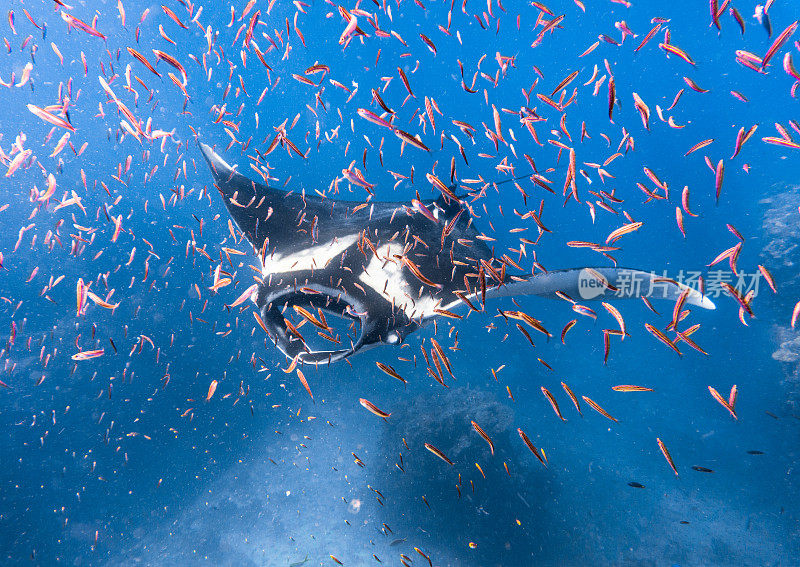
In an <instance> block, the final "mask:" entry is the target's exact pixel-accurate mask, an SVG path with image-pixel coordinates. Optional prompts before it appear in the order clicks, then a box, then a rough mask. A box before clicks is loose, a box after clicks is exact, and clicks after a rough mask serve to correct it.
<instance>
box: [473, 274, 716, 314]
mask: <svg viewBox="0 0 800 567" xmlns="http://www.w3.org/2000/svg"><path fill="white" fill-rule="evenodd" d="M685 290H689V291H688V293H687V296H686V304H687V305H696V306H698V307H702V308H704V309H715V308H716V306H715V305H714V302H713V301H711V300H710V299H709V298H708V297H706V296H704V295H702V294H701V293H700V292H699V291H697V290H696V289H694V288H691V287H688V286H686V285H684V284H682V283H678V282H676V281H674V280H670V279H667V278H664V277H659V276H657V275H655V274H653V273H648V272H644V271H641V270H632V269H629V268H582V269H571V270H558V271H553V272H547V273H541V274H536V275H534V276H531V277H530V278H529V279H527V280H525V281H520V282H517V281H515V282H511V283H508V284H506V285H504V286H499V287H496V288H493V289H492V290H490V291H489V292H487V296H490V297H507V296H514V295H540V296H544V297H558V294H557V292H560V293H562V294H566V295H568V296H569V297H571V298H572V299H574V300H575V301H589V300H593V299H598V300H605V301H608V300H613V299H630V298H637V297H647V298H653V299H666V300H671V301H676V300H677V299H678V298H679V297H680V296H681V294H682V293H683V292H684V291H685Z"/></svg>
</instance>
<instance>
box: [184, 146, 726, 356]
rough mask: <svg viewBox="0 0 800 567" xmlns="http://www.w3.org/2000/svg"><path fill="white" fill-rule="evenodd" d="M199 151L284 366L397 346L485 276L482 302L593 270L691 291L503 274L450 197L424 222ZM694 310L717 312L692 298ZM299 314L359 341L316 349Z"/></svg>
mask: <svg viewBox="0 0 800 567" xmlns="http://www.w3.org/2000/svg"><path fill="white" fill-rule="evenodd" d="M200 149H201V151H202V152H203V156H204V157H205V159H206V161H207V162H208V164H209V166H210V168H211V171H212V173H213V176H214V181H215V183H214V185H215V187H216V188H217V189H218V190H219V192H220V194H221V195H222V198H223V200H224V202H225V206H226V208H227V209H228V212H229V213H230V215H231V217H232V219H233V221H234V222H235V223H236V225H237V226H238V227H239V229H240V230H241V231H242V233H243V234H244V235H245V236H246V237H247V239H248V240H249V241H250V243H251V244H252V245H253V249H254V250H255V253H256V254H257V255H258V257H259V259H260V261H261V272H262V273H261V279H262V280H263V283H262V284H261V285H260V287H259V290H258V293H257V294H254V300H255V302H256V305H257V307H258V309H259V313H260V316H261V319H262V320H263V323H264V325H265V327H266V329H267V332H268V333H269V335H270V338H271V339H272V341H273V342H274V343H275V345H276V346H277V347H278V348H279V349H280V350H281V351H282V352H283V353H284V354H285V355H286V356H287V357H289V358H297V359H298V361H300V362H307V363H315V364H316V363H324V362H335V361H338V360H342V359H344V358H346V357H348V356H350V355H351V354H353V353H355V352H357V351H359V350H361V349H363V348H365V347H370V346H374V345H378V344H398V343H400V342H402V341H403V340H404V339H405V337H406V336H407V335H408V334H409V333H411V332H413V331H414V330H416V329H418V328H419V327H420V326H421V325H423V324H424V323H425V322H426V321H428V320H430V319H432V318H434V317H436V316H439V315H440V314H441V312H442V311H445V312H448V311H450V310H452V309H458V308H460V307H461V306H463V305H465V302H464V301H463V299H462V298H466V299H467V300H468V301H470V302H471V303H472V304H473V305H475V306H477V307H478V308H480V306H481V305H482V304H481V300H482V299H483V298H482V297H480V299H479V298H478V296H482V295H483V294H482V293H481V291H478V290H480V289H481V287H480V285H479V283H478V282H479V279H478V278H477V277H476V275H477V274H478V273H479V272H480V273H482V274H484V277H485V279H486V288H485V289H486V293H485V296H486V298H491V297H498V296H510V295H542V296H552V297H556V292H561V293H563V294H566V295H567V296H569V297H576V298H578V297H579V296H578V294H579V293H580V292H581V289H580V286H581V285H582V282H584V283H585V280H586V275H587V273H588V274H591V275H590V278H595V279H597V278H602V279H603V280H605V281H604V282H603V285H604V286H605V287H606V288H612V289H613V288H619V285H618V284H621V283H624V281H626V279H627V278H630V277H631V275H632V274H633V275H636V276H638V278H639V280H640V281H639V284H638V285H637V286H636V287H632V286H631V289H630V290H629V291H626V292H623V293H621V294H620V293H618V294H615V297H620V296H622V297H638V296H639V295H644V294H648V293H650V292H653V293H652V295H653V296H656V297H658V298H665V299H673V300H674V299H677V298H678V297H679V295H680V293H681V291H682V290H683V289H686V288H683V287H679V286H663V285H660V286H656V285H655V283H654V281H653V279H652V277H651V276H650V274H647V273H645V272H639V271H636V270H626V269H621V268H593V269H591V270H581V269H573V270H560V271H555V272H548V273H540V274H537V275H535V276H531V275H530V274H528V275H524V274H518V275H516V276H514V277H513V278H512V276H511V275H510V274H511V272H512V270H508V274H507V273H506V272H507V270H506V269H505V268H506V266H504V265H503V264H502V263H501V262H500V261H498V260H497V259H495V258H494V257H493V254H492V251H491V250H490V249H489V248H488V246H486V244H485V243H484V242H483V241H482V240H481V239H478V238H476V237H477V236H478V235H479V232H478V231H477V229H476V227H475V226H473V223H472V217H471V216H470V214H469V207H468V206H467V205H466V203H464V202H461V201H458V200H455V199H452V198H450V199H448V198H446V197H444V196H442V197H440V198H439V199H437V200H436V201H434V202H432V203H429V204H427V205H426V206H427V211H425V213H426V214H422V213H421V212H418V211H419V210H420V209H419V208H417V209H414V208H412V207H410V206H407V205H406V204H405V203H401V202H372V203H369V204H367V206H363V205H364V203H363V202H358V201H343V200H338V201H334V200H331V199H323V198H321V197H318V196H316V194H314V195H310V194H308V193H306V194H303V193H299V192H292V191H289V192H287V191H283V190H280V189H275V188H271V187H267V186H266V185H263V184H261V183H258V182H256V181H253V180H251V179H249V178H247V177H245V176H244V175H242V174H240V173H239V172H238V171H236V169H235V168H232V167H231V166H230V165H229V164H228V163H226V162H225V160H224V159H223V158H222V157H220V156H219V155H218V154H217V153H216V152H215V151H214V150H213V149H212V148H211V147H210V146H208V145H206V144H203V143H201V144H200ZM448 231H449V232H448ZM515 271H516V270H515ZM501 279H502V281H499V280H501ZM468 284H469V285H468ZM651 286H652V287H651ZM583 296H584V299H591V298H590V297H586V294H583ZM687 303H689V304H694V305H700V306H702V307H705V308H711V309H713V307H714V304H713V303H712V302H711V301H709V300H708V299H707V298H704V297H702V296H701V295H700V294H699V293H697V292H695V291H692V292H690V293H689V296H688V297H687ZM294 307H298V308H301V314H302V310H303V309H305V310H306V313H310V314H312V316H313V314H315V313H316V314H319V312H318V311H317V310H318V309H319V310H322V311H323V312H327V313H332V314H335V315H338V316H340V317H344V318H346V319H352V320H354V321H356V320H357V321H360V324H361V334H360V336H358V337H357V338H356V339H355V340H351V339H350V338H348V337H347V336H345V337H341V336H338V337H337V336H330V337H329V338H328V340H329V341H331V343H332V346H334V347H335V348H332V349H330V350H313V349H312V348H311V347H310V346H309V344H308V343H307V341H306V340H305V338H304V337H303V334H305V333H306V331H305V330H304V332H303V333H301V332H300V331H299V330H298V329H297V328H296V327H295V326H294V325H292V324H291V323H290V322H289V321H287V318H289V316H290V314H291V315H294V314H295V309H294ZM284 315H285V316H286V317H284ZM313 318H314V319H315V320H316V321H317V322H319V318H318V317H317V316H313ZM306 319H308V320H309V321H311V320H310V319H309V318H308V317H306ZM312 322H313V321H312ZM309 326H311V325H308V326H306V328H308V327H309ZM317 330H318V329H315V331H317ZM315 331H307V332H311V333H313V332H315ZM322 334H323V335H324V334H326V333H325V332H324V330H323V333H322ZM336 341H338V343H337V342H336ZM334 343H335V344H334Z"/></svg>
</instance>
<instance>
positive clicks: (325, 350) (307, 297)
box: [262, 286, 368, 364]
mask: <svg viewBox="0 0 800 567" xmlns="http://www.w3.org/2000/svg"><path fill="white" fill-rule="evenodd" d="M315 288H316V286H315ZM333 291H336V293H335V294H334V293H333ZM367 315H368V313H367V311H366V308H365V307H364V306H363V305H361V303H360V302H359V301H357V300H356V299H355V298H352V297H350V296H345V295H344V294H342V293H341V291H339V290H328V289H326V288H319V289H314V288H308V287H306V288H302V289H298V290H297V291H295V290H286V291H284V292H283V293H280V294H277V295H276V296H273V297H271V298H270V301H269V302H265V303H264V304H263V306H262V318H263V320H264V323H265V325H266V326H267V328H268V330H270V335H271V337H272V338H273V340H274V341H275V345H276V346H277V347H278V348H279V349H280V350H281V351H282V352H283V353H284V354H285V355H286V356H287V357H289V358H295V357H297V358H298V360H299V361H300V362H305V363H312V364H319V363H327V362H335V361H337V360H341V359H343V358H346V357H347V356H350V355H351V354H353V353H354V352H355V351H356V350H358V349H359V348H360V346H361V343H362V342H363V333H364V328H365V323H366V320H367Z"/></svg>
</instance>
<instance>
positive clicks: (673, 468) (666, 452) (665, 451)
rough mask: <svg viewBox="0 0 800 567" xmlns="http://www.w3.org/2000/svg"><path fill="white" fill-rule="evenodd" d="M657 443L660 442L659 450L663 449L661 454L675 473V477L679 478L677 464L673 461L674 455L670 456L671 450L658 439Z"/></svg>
mask: <svg viewBox="0 0 800 567" xmlns="http://www.w3.org/2000/svg"><path fill="white" fill-rule="evenodd" d="M656 441H657V442H658V448H659V449H661V453H662V454H663V455H664V458H665V459H667V462H668V463H669V466H670V467H671V468H672V472H674V473H675V476H678V469H676V468H675V462H674V461H673V460H672V455H670V454H669V449H667V446H666V445H664V442H663V441H662V440H661V439H660V438H658V437H656Z"/></svg>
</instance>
